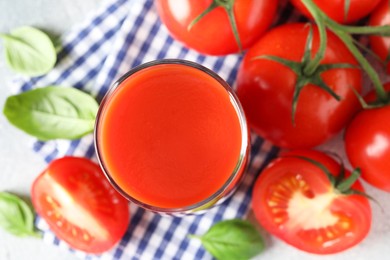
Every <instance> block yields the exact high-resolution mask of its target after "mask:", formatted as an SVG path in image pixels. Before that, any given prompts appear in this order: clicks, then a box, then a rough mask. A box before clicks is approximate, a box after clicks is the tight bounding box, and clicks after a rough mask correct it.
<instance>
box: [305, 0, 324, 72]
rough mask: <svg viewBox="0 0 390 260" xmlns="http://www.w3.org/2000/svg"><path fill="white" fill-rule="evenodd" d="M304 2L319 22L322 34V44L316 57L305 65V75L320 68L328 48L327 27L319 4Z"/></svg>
mask: <svg viewBox="0 0 390 260" xmlns="http://www.w3.org/2000/svg"><path fill="white" fill-rule="evenodd" d="M302 3H303V4H304V5H305V6H306V8H307V9H308V10H309V12H310V13H311V15H312V16H313V18H314V21H315V22H316V24H317V27H318V31H319V36H320V46H319V48H318V51H317V53H316V54H315V56H314V58H313V59H311V60H310V61H309V63H308V64H307V65H306V66H305V68H304V70H303V73H304V74H305V75H312V74H313V73H314V72H315V71H316V69H317V68H318V66H319V64H320V62H321V60H322V59H323V58H324V55H325V50H326V42H327V36H326V27H325V24H324V19H323V14H322V11H321V10H319V9H318V8H317V6H316V5H315V4H314V3H313V2H312V1H311V0H302Z"/></svg>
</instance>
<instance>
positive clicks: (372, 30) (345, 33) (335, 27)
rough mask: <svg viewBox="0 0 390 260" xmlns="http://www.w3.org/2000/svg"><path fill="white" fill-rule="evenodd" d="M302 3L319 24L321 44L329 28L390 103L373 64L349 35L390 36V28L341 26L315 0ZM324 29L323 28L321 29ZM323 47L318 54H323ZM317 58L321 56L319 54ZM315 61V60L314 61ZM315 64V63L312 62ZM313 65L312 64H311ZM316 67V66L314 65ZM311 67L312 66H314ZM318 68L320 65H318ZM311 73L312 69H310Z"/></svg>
mask: <svg viewBox="0 0 390 260" xmlns="http://www.w3.org/2000/svg"><path fill="white" fill-rule="evenodd" d="M301 1H302V3H303V4H304V5H305V7H306V8H307V9H308V10H309V12H310V13H311V15H312V16H313V18H314V20H315V22H316V23H317V26H318V28H319V31H320V42H321V30H325V29H326V28H328V29H329V30H331V31H332V32H333V33H335V34H336V35H337V36H338V37H339V38H340V40H341V41H342V42H344V44H345V45H346V46H347V48H348V49H349V50H350V52H351V53H352V54H353V56H354V57H355V58H356V59H357V61H358V62H359V64H360V65H361V67H362V68H363V70H364V71H365V72H366V73H367V75H368V76H369V78H370V79H371V81H372V83H373V85H374V88H375V91H376V93H377V96H378V99H379V100H380V101H381V102H383V103H385V102H387V101H388V99H389V98H388V95H387V93H386V91H385V89H384V88H383V85H382V83H381V80H380V78H379V75H378V73H377V72H376V71H375V69H374V68H373V67H372V66H371V64H370V63H369V62H368V61H367V60H366V58H365V57H364V56H363V54H362V53H361V52H360V51H359V49H358V48H357V47H356V46H355V45H354V42H353V39H352V37H351V36H350V35H349V33H357V34H377V33H385V34H386V35H387V34H390V30H389V28H390V26H377V27H369V26H362V27H357V26H347V25H341V24H339V23H337V22H335V21H333V20H332V19H331V18H329V17H328V16H327V15H326V14H325V13H323V12H322V11H321V10H320V9H319V8H318V7H317V5H316V4H314V2H313V0H301ZM321 27H322V28H321ZM321 51H322V50H321V45H320V49H319V50H318V52H321ZM316 56H319V55H318V53H317V55H316ZM313 60H314V59H313ZM312 63H314V62H312ZM309 65H311V64H309ZM314 65H315V64H314ZM314 65H311V66H314ZM317 66H318V65H317ZM309 69H310V71H311V69H312V68H311V67H309ZM309 69H307V68H306V70H305V71H307V72H310V71H309Z"/></svg>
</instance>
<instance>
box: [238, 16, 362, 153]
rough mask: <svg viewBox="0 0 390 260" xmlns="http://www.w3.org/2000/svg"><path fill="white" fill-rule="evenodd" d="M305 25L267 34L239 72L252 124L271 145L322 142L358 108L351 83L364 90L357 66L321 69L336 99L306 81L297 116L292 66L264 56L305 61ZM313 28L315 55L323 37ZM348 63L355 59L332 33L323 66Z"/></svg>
mask: <svg viewBox="0 0 390 260" xmlns="http://www.w3.org/2000/svg"><path fill="white" fill-rule="evenodd" d="M308 32H309V27H308V26H307V24H300V23H296V24H285V25H282V26H280V27H277V28H274V29H273V30H271V31H269V32H268V33H267V34H266V35H264V36H263V37H262V38H261V39H260V40H259V41H258V42H257V43H256V44H255V45H254V46H253V47H252V48H251V49H250V50H249V51H248V52H247V54H246V55H245V57H244V59H243V62H242V63H241V66H240V68H239V71H238V76H237V94H238V97H239V99H240V101H241V104H242V106H243V108H244V111H245V114H246V116H247V119H248V122H249V126H250V127H251V128H252V130H254V132H256V133H257V134H258V135H260V136H262V137H264V138H265V139H267V140H269V141H271V142H272V143H273V144H275V145H277V146H281V147H286V148H310V147H314V146H317V145H319V144H322V143H324V142H325V141H326V140H328V139H330V138H331V137H332V136H334V135H335V134H336V133H338V132H339V131H341V129H342V128H344V126H345V125H346V124H347V122H348V121H349V120H350V119H351V117H352V116H353V115H354V113H355V112H356V111H357V110H358V109H359V103H358V101H357V98H356V96H355V94H354V93H353V91H352V90H351V87H352V86H353V87H354V88H355V89H356V90H357V91H358V92H360V90H361V88H362V86H361V84H362V83H361V77H362V76H361V75H362V74H361V72H360V71H359V70H358V69H333V70H329V71H326V72H324V73H322V79H323V80H324V82H325V83H327V84H328V86H329V87H330V88H331V89H333V91H334V92H335V93H337V94H338V95H339V96H340V97H341V100H340V101H337V100H336V99H334V98H333V97H332V96H330V95H329V94H328V93H326V92H325V91H324V90H322V89H320V88H319V87H317V86H313V85H311V84H310V85H307V86H306V87H304V88H303V90H302V91H301V95H300V97H299V99H298V103H297V109H296V114H295V126H294V125H293V123H292V117H291V113H292V112H291V111H292V100H293V91H294V89H295V83H296V79H297V76H296V74H295V73H294V72H293V71H292V70H291V69H290V68H288V67H286V66H284V65H282V64H280V63H277V62H274V61H269V60H265V59H255V58H256V57H259V56H261V55H274V56H279V57H282V58H285V59H288V60H293V61H301V60H302V56H303V53H304V47H305V44H306V39H307V36H308ZM318 38H319V37H318V32H317V29H316V28H315V30H314V38H313V48H312V55H314V53H315V52H316V51H317V48H318V44H319V39H318ZM329 63H349V64H353V65H356V64H357V63H356V60H355V59H354V58H353V56H352V54H351V53H350V52H349V51H348V50H347V48H346V47H345V46H344V45H343V43H341V42H340V40H339V39H338V38H336V36H335V35H333V34H332V33H330V32H328V44H327V50H326V53H325V57H324V59H323V60H322V61H321V64H329Z"/></svg>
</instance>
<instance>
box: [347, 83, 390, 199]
mask: <svg viewBox="0 0 390 260" xmlns="http://www.w3.org/2000/svg"><path fill="white" fill-rule="evenodd" d="M384 88H385V89H386V90H388V91H389V90H390V82H389V83H387V84H385V86H384ZM365 100H366V102H368V104H370V102H373V101H377V100H376V94H375V92H371V93H369V94H368V95H367V96H366V98H365ZM389 118H390V105H389V104H388V103H387V104H386V103H385V104H383V105H381V104H380V102H379V104H376V106H374V107H372V108H367V109H364V110H362V111H361V112H359V113H358V114H357V115H356V116H355V117H354V119H353V120H352V121H351V123H350V124H349V125H348V127H347V129H346V132H345V149H346V153H347V156H348V159H349V161H350V163H351V165H352V166H353V167H359V168H360V169H361V171H362V178H363V179H364V180H365V181H367V182H368V183H369V184H371V185H373V186H374V187H376V188H379V189H382V190H384V191H387V192H390V164H389V162H388V159H389V158H390V122H389V120H388V119H389Z"/></svg>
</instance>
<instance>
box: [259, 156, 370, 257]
mask: <svg viewBox="0 0 390 260" xmlns="http://www.w3.org/2000/svg"><path fill="white" fill-rule="evenodd" d="M296 155H298V156H305V157H307V158H310V159H313V160H315V161H317V162H319V163H321V164H322V165H324V166H325V167H326V168H327V169H328V170H329V171H330V172H331V173H332V174H335V175H336V174H337V173H339V172H340V166H339V164H338V163H337V162H336V161H334V160H333V159H332V158H330V157H329V156H327V155H325V154H323V153H321V152H318V151H298V152H292V153H288V154H286V155H285V156H283V157H280V158H278V159H276V160H274V161H273V162H271V164H270V165H269V166H268V167H267V168H266V169H265V170H264V171H263V172H262V173H261V175H260V177H259V178H258V179H257V181H256V183H255V186H254V190H253V201H252V207H253V210H254V213H255V216H256V219H257V220H258V221H259V223H260V224H261V225H262V226H263V227H264V228H265V229H266V230H268V231H269V232H270V233H271V234H273V235H275V236H276V237H278V238H280V239H282V240H284V241H285V242H287V243H288V244H290V245H292V246H294V247H296V248H298V249H301V250H303V251H306V252H310V253H315V254H332V253H337V252H340V251H343V250H345V249H348V248H350V247H352V246H354V245H356V244H357V243H359V242H360V241H361V240H362V239H363V238H364V237H366V235H367V233H368V231H369V230H370V225H371V208H370V205H369V202H368V200H367V198H366V197H364V196H361V195H344V194H341V193H340V192H338V191H337V190H336V189H335V188H334V187H333V186H332V185H331V183H330V181H329V179H328V177H327V176H326V174H324V173H323V172H322V170H321V169H320V168H319V167H318V166H316V165H314V164H312V163H311V162H308V161H305V160H303V159H301V158H297V157H295V156H296ZM352 188H353V189H356V190H359V191H363V187H362V186H361V184H360V183H359V182H355V184H354V185H353V186H352Z"/></svg>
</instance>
